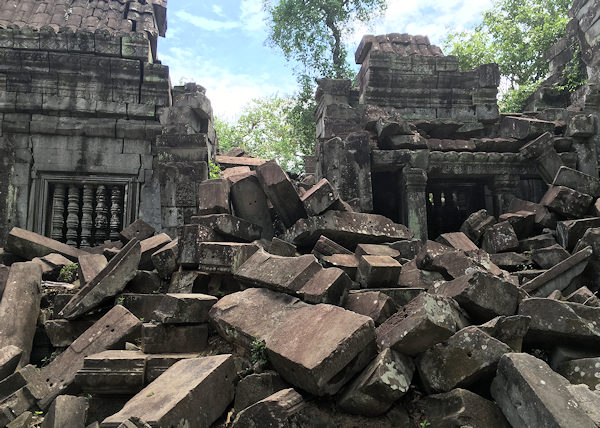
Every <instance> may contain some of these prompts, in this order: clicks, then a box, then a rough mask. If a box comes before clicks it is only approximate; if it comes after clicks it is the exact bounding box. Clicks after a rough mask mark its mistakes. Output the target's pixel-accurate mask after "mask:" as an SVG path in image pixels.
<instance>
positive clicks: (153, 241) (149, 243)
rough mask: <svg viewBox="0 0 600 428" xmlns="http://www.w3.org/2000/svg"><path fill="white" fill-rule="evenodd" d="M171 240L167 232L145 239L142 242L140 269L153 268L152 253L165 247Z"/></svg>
mask: <svg viewBox="0 0 600 428" xmlns="http://www.w3.org/2000/svg"><path fill="white" fill-rule="evenodd" d="M170 242H171V238H170V237H169V235H167V234H166V233H161V234H160V235H155V236H152V237H150V238H147V239H144V240H143V241H141V242H140V251H141V257H140V264H139V269H140V270H152V269H154V265H153V264H152V254H154V253H156V252H157V251H158V250H160V249H161V248H163V247H164V246H165V245H167V244H168V243H170Z"/></svg>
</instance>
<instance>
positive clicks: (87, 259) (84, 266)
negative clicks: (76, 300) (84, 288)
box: [78, 254, 108, 285]
mask: <svg viewBox="0 0 600 428" xmlns="http://www.w3.org/2000/svg"><path fill="white" fill-rule="evenodd" d="M107 264H108V261H107V260H106V257H104V255H103V254H86V255H82V256H79V259H78V265H79V267H78V273H79V283H80V284H82V285H85V284H87V283H88V282H90V281H91V280H92V279H94V278H95V277H96V276H97V275H98V274H99V273H100V272H101V271H102V269H104V268H105V267H106V265H107Z"/></svg>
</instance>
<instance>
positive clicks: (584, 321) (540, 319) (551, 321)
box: [519, 298, 600, 348]
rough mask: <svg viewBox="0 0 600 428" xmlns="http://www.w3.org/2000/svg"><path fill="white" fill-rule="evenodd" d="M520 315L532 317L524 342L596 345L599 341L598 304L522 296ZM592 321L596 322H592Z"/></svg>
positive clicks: (545, 344)
mask: <svg viewBox="0 0 600 428" xmlns="http://www.w3.org/2000/svg"><path fill="white" fill-rule="evenodd" d="M519 315H524V316H528V317H531V324H530V325H529V331H528V333H527V336H525V342H526V343H530V344H533V345H538V346H545V347H548V346H553V345H556V344H561V345H572V346H580V347H583V348H586V347H595V346H598V343H600V325H598V321H597V320H598V319H599V318H598V317H599V316H600V308H593V307H590V306H585V305H581V304H579V303H570V302H561V301H558V300H553V299H541V298H531V299H525V300H523V301H522V302H521V304H520V305H519ZM594 322H595V323H596V324H594Z"/></svg>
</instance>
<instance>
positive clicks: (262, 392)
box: [233, 371, 286, 413]
mask: <svg viewBox="0 0 600 428" xmlns="http://www.w3.org/2000/svg"><path fill="white" fill-rule="evenodd" d="M285 388H286V384H285V382H284V381H283V379H281V376H279V375H278V374H277V373H276V372H272V371H271V372H264V373H254V374H251V375H248V376H246V377H244V378H243V379H241V380H240V381H239V382H238V384H237V386H236V390H235V403H234V406H233V407H234V408H235V410H236V412H238V413H239V412H241V411H242V410H244V409H245V408H247V407H249V406H251V405H253V404H254V403H257V402H259V401H260V400H262V399H264V398H267V397H268V396H270V395H272V394H274V393H275V392H277V391H281V390H282V389H285Z"/></svg>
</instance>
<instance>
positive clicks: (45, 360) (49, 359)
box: [41, 351, 59, 367]
mask: <svg viewBox="0 0 600 428" xmlns="http://www.w3.org/2000/svg"><path fill="white" fill-rule="evenodd" d="M58 354H59V352H58V351H54V352H52V353H51V354H50V355H49V356H46V357H44V358H42V361H41V363H42V367H44V366H47V365H48V364H50V363H51V362H52V361H54V359H55V358H56V357H58Z"/></svg>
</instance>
